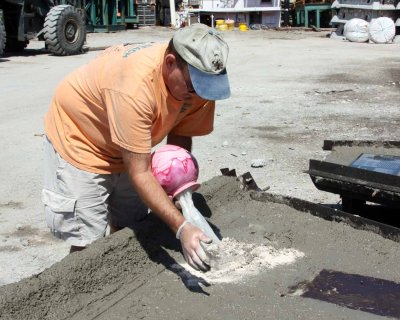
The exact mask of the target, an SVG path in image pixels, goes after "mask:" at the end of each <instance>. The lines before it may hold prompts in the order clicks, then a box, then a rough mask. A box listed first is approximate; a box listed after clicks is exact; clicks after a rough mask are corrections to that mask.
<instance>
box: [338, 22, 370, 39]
mask: <svg viewBox="0 0 400 320" xmlns="http://www.w3.org/2000/svg"><path fill="white" fill-rule="evenodd" d="M368 25H369V23H368V22H367V21H365V20H362V19H358V18H354V19H350V20H349V21H347V22H346V24H345V25H344V30H343V35H344V36H345V37H346V39H347V40H349V41H352V42H366V41H368V39H369V35H368Z"/></svg>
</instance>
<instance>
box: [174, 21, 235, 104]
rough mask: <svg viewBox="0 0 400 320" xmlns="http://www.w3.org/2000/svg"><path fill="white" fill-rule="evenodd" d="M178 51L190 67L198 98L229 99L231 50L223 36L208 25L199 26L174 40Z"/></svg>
mask: <svg viewBox="0 0 400 320" xmlns="http://www.w3.org/2000/svg"><path fill="white" fill-rule="evenodd" d="M172 41H173V44H174V47H175V50H176V51H177V52H178V53H179V55H180V56H181V57H182V59H183V60H185V61H186V62H187V63H188V69H189V74H190V79H191V81H192V84H193V88H194V90H195V91H196V94H197V95H198V96H200V97H201V98H203V99H206V100H222V99H226V98H229V96H230V95H231V90H230V86H229V80H228V74H227V72H226V63H227V59H228V52H229V48H228V45H227V43H226V42H225V41H224V40H223V39H222V37H221V34H220V33H219V32H218V31H217V30H215V29H213V28H210V27H208V26H206V25H205V24H201V23H195V24H192V25H190V26H188V27H184V28H182V29H179V30H178V31H177V32H176V33H175V35H174V37H173V40H172Z"/></svg>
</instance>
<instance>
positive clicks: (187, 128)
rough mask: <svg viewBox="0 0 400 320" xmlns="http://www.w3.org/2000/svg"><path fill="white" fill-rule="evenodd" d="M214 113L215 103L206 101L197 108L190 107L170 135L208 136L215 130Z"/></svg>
mask: <svg viewBox="0 0 400 320" xmlns="http://www.w3.org/2000/svg"><path fill="white" fill-rule="evenodd" d="M183 108H185V105H184V106H183ZM214 113H215V101H206V102H202V103H201V104H200V105H199V106H197V107H194V106H192V107H189V108H188V109H187V111H184V112H183V116H182V118H178V120H177V122H176V124H175V126H174V128H173V129H172V130H171V132H170V133H172V134H174V135H179V136H186V137H194V136H203V135H207V134H209V133H211V132H212V131H213V129H214Z"/></svg>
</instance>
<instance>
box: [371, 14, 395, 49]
mask: <svg viewBox="0 0 400 320" xmlns="http://www.w3.org/2000/svg"><path fill="white" fill-rule="evenodd" d="M395 35H396V27H395V25H394V21H393V20H392V19H390V18H388V17H381V18H377V19H372V20H371V23H370V24H369V39H370V40H371V41H373V42H375V43H388V42H391V41H392V40H393V38H394V36H395Z"/></svg>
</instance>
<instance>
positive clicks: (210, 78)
mask: <svg viewBox="0 0 400 320" xmlns="http://www.w3.org/2000/svg"><path fill="white" fill-rule="evenodd" d="M188 69H189V74H190V80H191V81H192V85H193V89H194V90H195V91H196V94H197V95H198V96H199V97H201V98H203V99H206V100H222V99H227V98H229V97H230V95H231V89H230V87H229V80H228V74H227V72H226V69H224V70H223V71H222V72H221V73H219V74H210V73H206V72H202V71H200V70H199V69H197V68H195V67H193V66H192V65H190V64H189V63H188Z"/></svg>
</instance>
